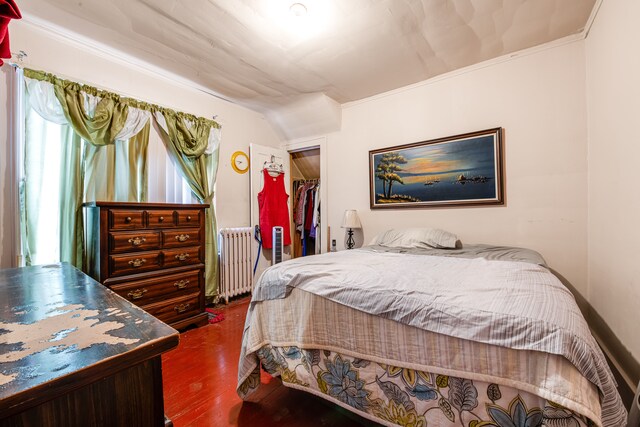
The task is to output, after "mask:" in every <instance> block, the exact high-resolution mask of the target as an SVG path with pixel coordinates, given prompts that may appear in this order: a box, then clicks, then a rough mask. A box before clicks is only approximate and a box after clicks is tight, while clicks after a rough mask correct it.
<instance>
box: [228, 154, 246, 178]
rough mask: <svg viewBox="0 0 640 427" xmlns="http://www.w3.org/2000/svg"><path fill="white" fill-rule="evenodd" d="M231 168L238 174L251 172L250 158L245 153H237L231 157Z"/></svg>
mask: <svg viewBox="0 0 640 427" xmlns="http://www.w3.org/2000/svg"><path fill="white" fill-rule="evenodd" d="M231 167H232V168H233V170H234V171H236V172H238V173H245V172H247V171H248V170H249V156H247V154H246V153H245V152H244V151H236V152H235V153H233V155H232V156H231Z"/></svg>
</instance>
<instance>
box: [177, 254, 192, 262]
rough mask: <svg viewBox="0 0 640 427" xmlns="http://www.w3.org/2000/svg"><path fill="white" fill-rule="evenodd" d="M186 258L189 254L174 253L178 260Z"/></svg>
mask: <svg viewBox="0 0 640 427" xmlns="http://www.w3.org/2000/svg"><path fill="white" fill-rule="evenodd" d="M187 258H189V254H178V255H176V259H177V260H178V261H185V260H186V259H187Z"/></svg>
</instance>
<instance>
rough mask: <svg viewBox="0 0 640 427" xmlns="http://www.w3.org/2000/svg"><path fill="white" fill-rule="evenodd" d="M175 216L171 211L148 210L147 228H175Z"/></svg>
mask: <svg viewBox="0 0 640 427" xmlns="http://www.w3.org/2000/svg"><path fill="white" fill-rule="evenodd" d="M175 217H176V215H175V211H173V210H159V209H158V210H148V211H147V227H149V228H165V227H175V226H176V218H175Z"/></svg>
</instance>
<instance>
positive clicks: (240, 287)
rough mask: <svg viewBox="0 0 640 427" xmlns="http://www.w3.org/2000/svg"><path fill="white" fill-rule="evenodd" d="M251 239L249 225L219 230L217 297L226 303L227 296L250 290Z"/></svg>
mask: <svg viewBox="0 0 640 427" xmlns="http://www.w3.org/2000/svg"><path fill="white" fill-rule="evenodd" d="M251 239H252V235H251V227H239V228H223V229H221V230H220V240H219V241H220V245H219V247H220V294H219V298H224V300H225V302H226V303H228V302H229V298H231V297H233V296H236V295H240V294H244V293H248V292H251V290H252V286H253V271H252V265H251Z"/></svg>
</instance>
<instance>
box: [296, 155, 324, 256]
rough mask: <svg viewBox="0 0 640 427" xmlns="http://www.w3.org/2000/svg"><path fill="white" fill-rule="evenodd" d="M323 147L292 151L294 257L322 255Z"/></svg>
mask: <svg viewBox="0 0 640 427" xmlns="http://www.w3.org/2000/svg"><path fill="white" fill-rule="evenodd" d="M320 163H321V162H320V147H319V146H315V147H308V148H304V149H300V150H295V151H291V150H290V151H289V164H290V168H291V173H290V179H291V185H290V193H289V194H291V199H292V203H291V243H292V248H291V249H292V250H291V257H292V258H298V257H302V256H308V255H315V254H319V253H321V252H322V250H321V242H322V240H323V239H322V229H323V228H322V215H321V212H320V210H321V206H322V203H321V202H322V200H321V199H322V198H321V194H322V193H321V191H320V190H321V188H322V182H321V180H320V175H321V174H320Z"/></svg>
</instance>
